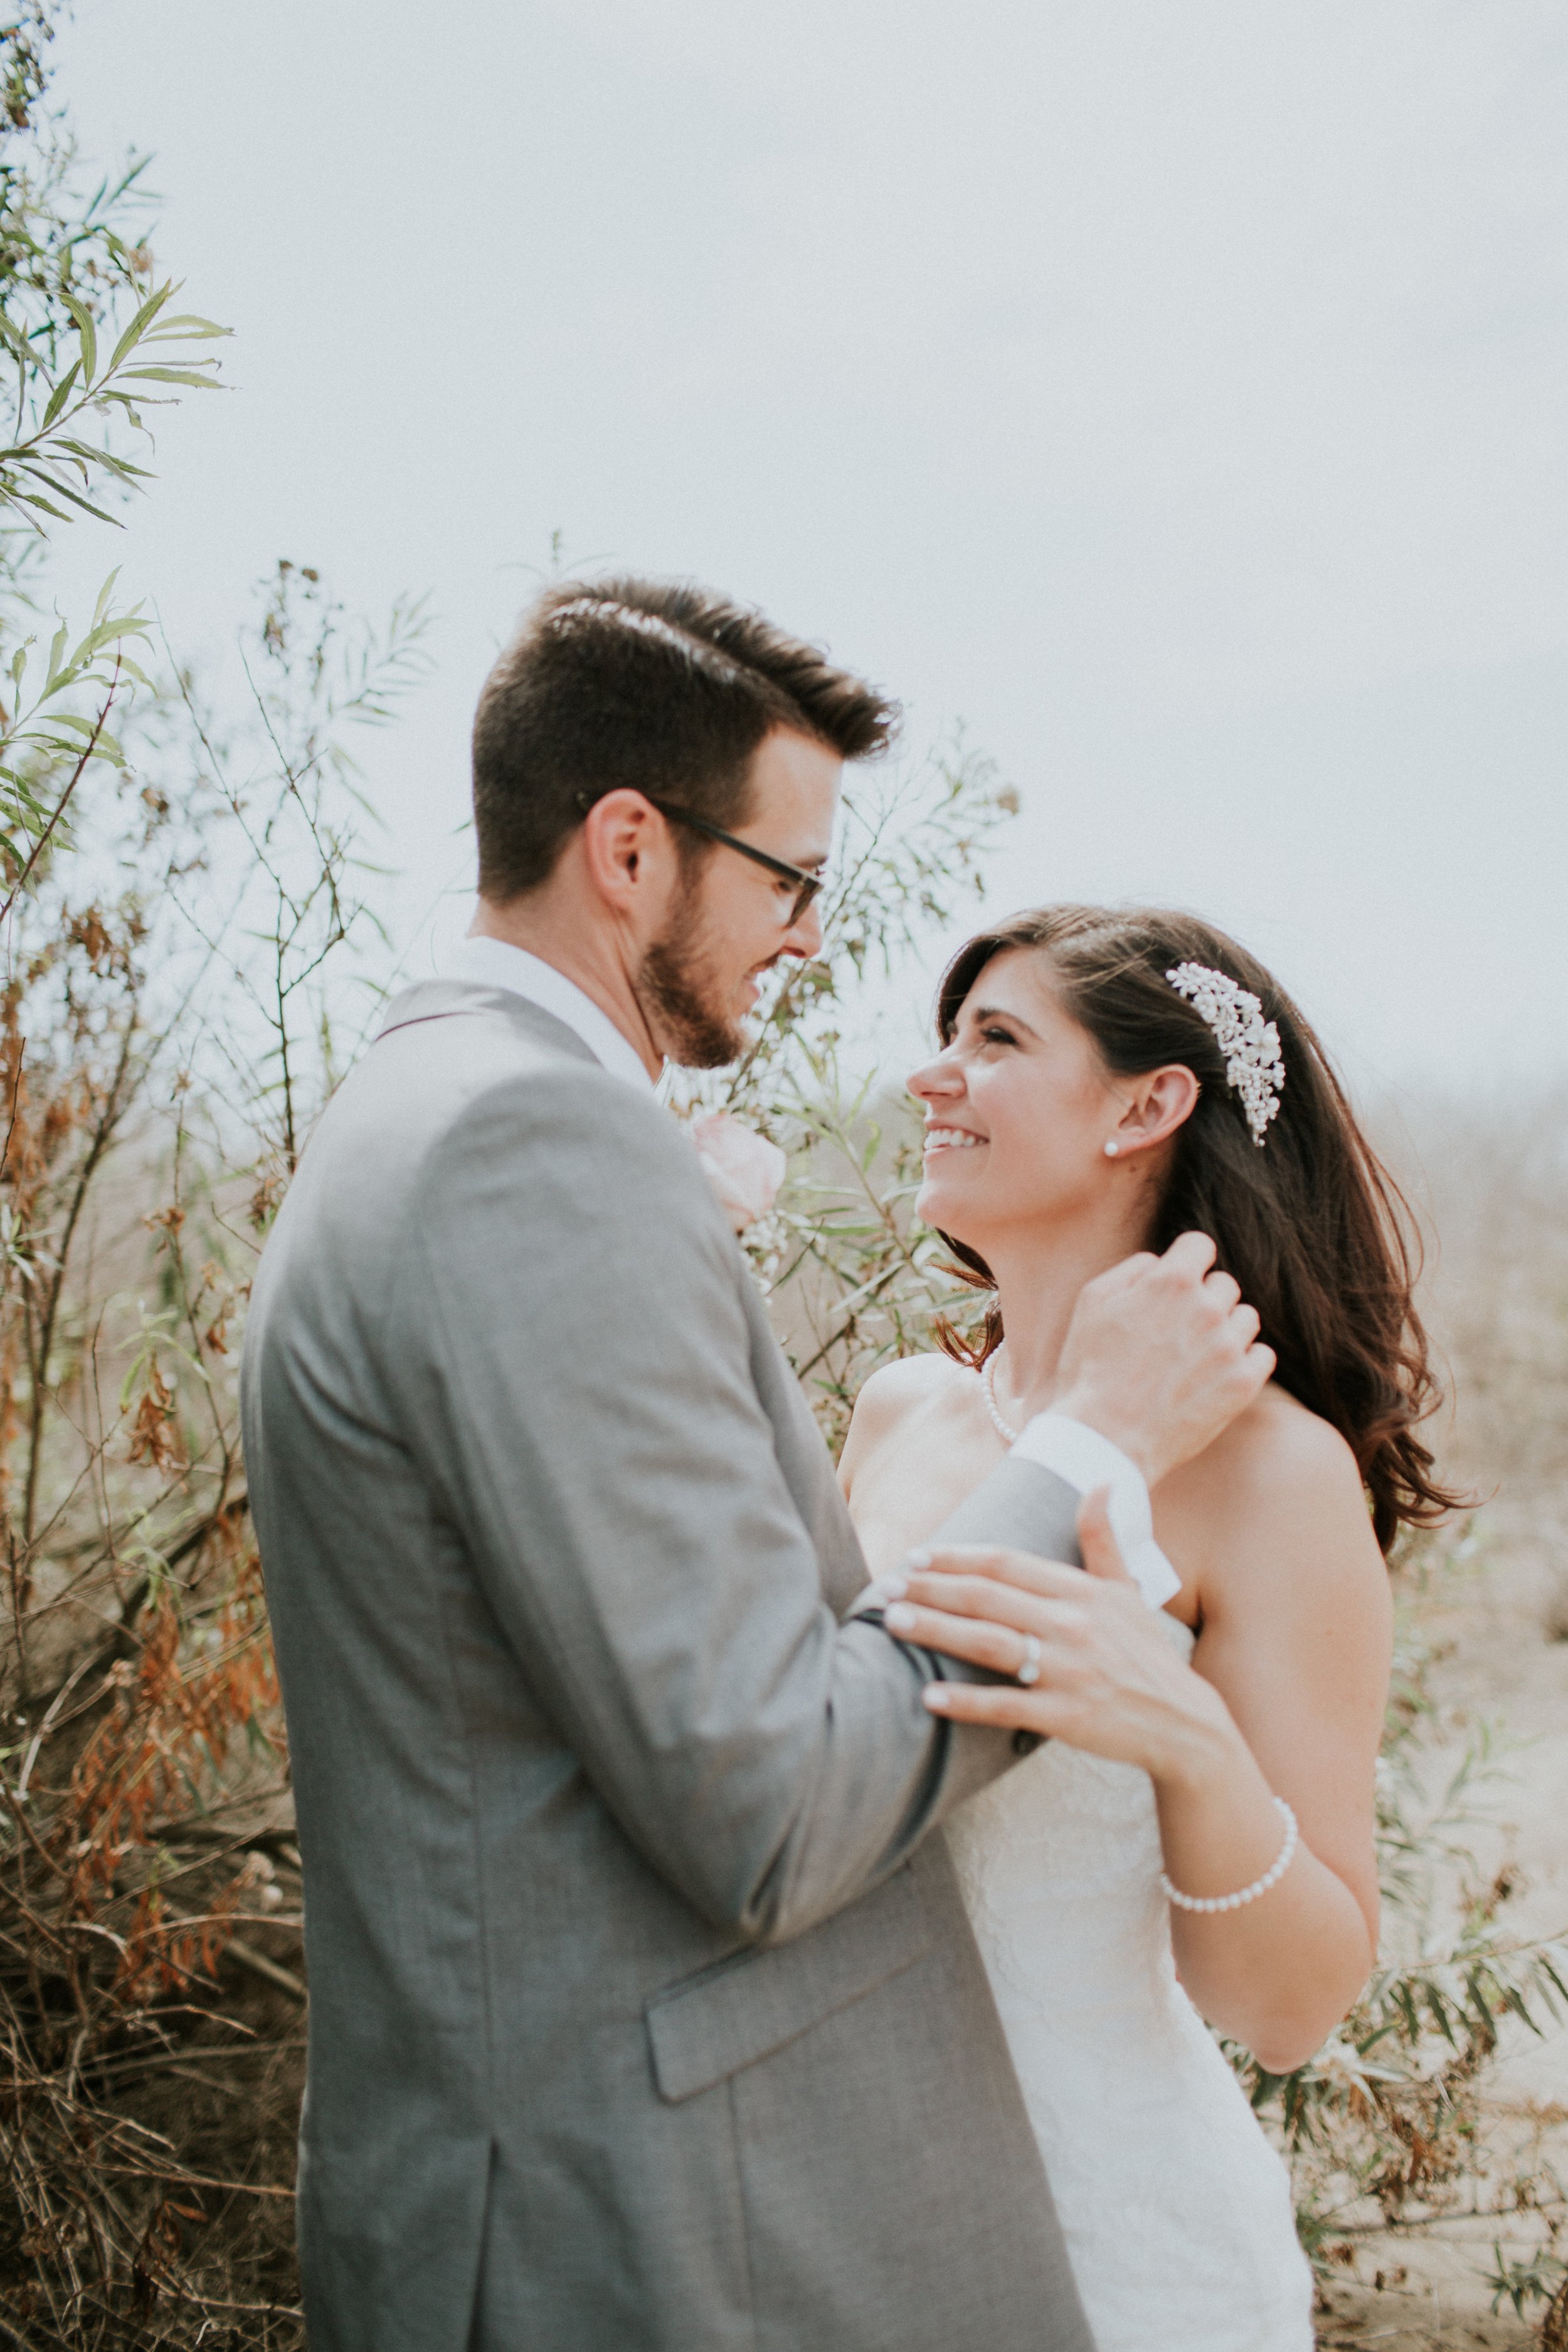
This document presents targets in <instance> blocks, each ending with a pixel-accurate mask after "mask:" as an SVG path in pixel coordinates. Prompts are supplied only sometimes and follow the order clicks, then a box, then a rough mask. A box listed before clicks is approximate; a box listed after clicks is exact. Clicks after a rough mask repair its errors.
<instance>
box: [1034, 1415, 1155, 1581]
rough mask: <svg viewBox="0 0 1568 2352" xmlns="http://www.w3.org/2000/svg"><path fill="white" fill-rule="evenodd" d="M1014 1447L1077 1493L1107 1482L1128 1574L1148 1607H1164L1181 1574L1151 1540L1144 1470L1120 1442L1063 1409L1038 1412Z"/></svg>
mask: <svg viewBox="0 0 1568 2352" xmlns="http://www.w3.org/2000/svg"><path fill="white" fill-rule="evenodd" d="M1013 1451H1014V1453H1015V1454H1017V1455H1018V1456H1019V1457H1020V1459H1022V1460H1023V1461H1025V1462H1037V1463H1038V1464H1039V1465H1040V1467H1041V1469H1042V1470H1050V1471H1053V1472H1054V1473H1055V1474H1056V1475H1057V1476H1058V1478H1063V1479H1065V1480H1066V1481H1067V1484H1068V1486H1076V1487H1077V1488H1078V1490H1079V1494H1080V1495H1089V1494H1092V1493H1093V1491H1094V1489H1095V1487H1097V1486H1109V1488H1110V1531H1111V1533H1112V1535H1113V1536H1114V1537H1115V1538H1116V1540H1117V1544H1118V1546H1119V1547H1120V1549H1121V1558H1122V1561H1123V1563H1124V1565H1125V1567H1126V1570H1127V1573H1128V1575H1129V1576H1130V1577H1131V1579H1132V1580H1133V1582H1134V1583H1135V1584H1136V1585H1137V1587H1138V1590H1139V1591H1140V1592H1141V1593H1142V1595H1143V1598H1144V1600H1145V1601H1147V1603H1148V1605H1149V1607H1150V1608H1151V1609H1163V1607H1164V1605H1165V1603H1166V1601H1169V1600H1170V1599H1171V1597H1172V1595H1173V1593H1177V1592H1179V1591H1181V1589H1182V1580H1181V1578H1180V1577H1179V1576H1178V1575H1177V1574H1176V1571H1175V1570H1174V1569H1173V1567H1172V1566H1171V1563H1170V1561H1169V1560H1168V1559H1166V1557H1165V1555H1164V1553H1163V1551H1162V1550H1161V1549H1160V1547H1159V1545H1158V1544H1157V1543H1156V1542H1155V1541H1154V1518H1153V1514H1152V1511H1151V1510H1150V1507H1149V1489H1148V1487H1147V1486H1145V1484H1144V1482H1143V1475H1142V1471H1141V1470H1140V1469H1139V1468H1138V1466H1137V1465H1136V1464H1135V1463H1133V1462H1131V1461H1130V1460H1129V1458H1128V1456H1127V1455H1126V1454H1123V1452H1122V1451H1121V1447H1120V1445H1113V1444H1111V1442H1110V1438H1109V1437H1101V1435H1100V1432H1099V1430H1098V1429H1090V1428H1089V1425H1088V1423H1085V1422H1081V1421H1074V1420H1072V1419H1071V1418H1070V1416H1069V1415H1068V1414H1067V1413H1065V1412H1037V1414H1036V1415H1035V1417H1034V1419H1033V1421H1031V1422H1030V1423H1028V1424H1027V1426H1026V1429H1025V1431H1024V1433H1023V1435H1022V1436H1021V1437H1020V1438H1019V1440H1018V1442H1017V1444H1016V1445H1015V1446H1014V1448H1013Z"/></svg>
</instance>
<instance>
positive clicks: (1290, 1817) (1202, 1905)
mask: <svg viewBox="0 0 1568 2352" xmlns="http://www.w3.org/2000/svg"><path fill="white" fill-rule="evenodd" d="M1274 1801H1275V1803H1276V1804H1277V1805H1278V1806H1279V1811H1281V1812H1282V1813H1283V1814H1284V1816H1285V1843H1284V1844H1283V1845H1282V1846H1281V1847H1280V1849H1279V1860H1278V1861H1277V1862H1276V1863H1275V1864H1274V1867H1273V1869H1272V1870H1266V1871H1265V1872H1264V1874H1263V1875H1262V1877H1261V1878H1255V1879H1254V1880H1253V1882H1252V1884H1251V1885H1250V1886H1244V1887H1243V1888H1242V1890H1241V1892H1240V1894H1239V1895H1184V1894H1183V1893H1182V1892H1181V1890H1180V1888H1179V1887H1175V1886H1173V1885H1172V1884H1171V1882H1170V1880H1169V1879H1168V1878H1167V1877H1166V1875H1165V1874H1164V1872H1163V1871H1162V1872H1161V1873H1160V1887H1161V1892H1162V1893H1163V1895H1164V1896H1165V1899H1166V1901H1167V1902H1168V1903H1173V1904H1174V1905H1175V1906H1176V1907H1177V1909H1178V1910H1180V1911H1239V1910H1240V1908H1241V1906H1242V1905H1243V1904H1244V1903H1256V1902H1257V1900H1258V1896H1259V1895H1267V1894H1268V1890H1269V1888H1270V1887H1271V1886H1278V1885H1279V1881H1280V1880H1281V1879H1282V1878H1283V1877H1284V1875H1285V1873H1286V1872H1287V1871H1288V1870H1289V1867H1290V1864H1292V1863H1293V1862H1294V1861H1295V1859H1296V1846H1297V1843H1298V1841H1299V1839H1300V1830H1299V1829H1298V1828H1297V1826H1296V1816H1295V1814H1294V1813H1293V1812H1292V1811H1290V1808H1289V1805H1288V1804H1287V1803H1286V1802H1285V1800H1284V1798H1283V1797H1276V1798H1275V1800H1274Z"/></svg>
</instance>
